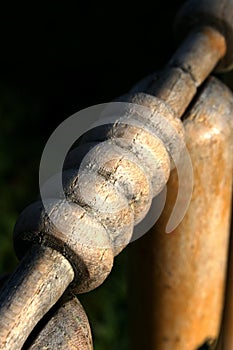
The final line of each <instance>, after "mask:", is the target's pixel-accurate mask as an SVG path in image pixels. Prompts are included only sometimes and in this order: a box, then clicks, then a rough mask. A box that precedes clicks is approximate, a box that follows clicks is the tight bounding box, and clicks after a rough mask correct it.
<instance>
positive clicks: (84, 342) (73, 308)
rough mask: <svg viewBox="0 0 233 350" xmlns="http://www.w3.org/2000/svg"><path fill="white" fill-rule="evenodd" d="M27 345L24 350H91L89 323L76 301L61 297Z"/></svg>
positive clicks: (74, 298)
mask: <svg viewBox="0 0 233 350" xmlns="http://www.w3.org/2000/svg"><path fill="white" fill-rule="evenodd" d="M27 345H28V346H27ZM27 345H26V347H24V350H42V349H46V350H55V349H56V350H67V349H70V350H92V349H93V344H92V336H91V329H90V325H89V321H88V318H87V315H86V313H85V311H84V309H83V307H82V305H81V304H80V302H79V301H78V299H77V298H76V297H75V296H72V295H65V296H64V297H62V298H61V299H60V300H59V302H58V303H57V304H56V305H55V306H54V307H53V308H52V310H51V311H50V312H49V313H48V314H47V315H45V317H44V319H42V321H41V322H40V323H39V324H38V325H37V327H36V329H35V330H34V332H33V334H32V336H31V337H30V341H29V342H28V344H27Z"/></svg>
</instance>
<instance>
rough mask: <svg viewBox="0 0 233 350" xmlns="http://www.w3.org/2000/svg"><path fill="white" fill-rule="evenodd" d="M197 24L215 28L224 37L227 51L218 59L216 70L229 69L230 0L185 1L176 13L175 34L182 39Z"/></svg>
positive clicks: (232, 60) (232, 48) (232, 38)
mask: <svg viewBox="0 0 233 350" xmlns="http://www.w3.org/2000/svg"><path fill="white" fill-rule="evenodd" d="M198 26H199V27H203V26H211V27H212V28H216V29H217V30H218V31H219V33H221V34H222V35H223V36H224V37H225V39H226V43H227V52H226V55H225V56H224V57H223V58H222V60H221V61H220V63H219V65H218V70H221V71H225V70H229V69H231V68H232V64H233V2H232V0H202V1H200V0H188V1H186V2H185V3H184V5H183V6H182V7H181V10H180V12H179V13H178V15H177V19H176V23H175V31H176V35H177V37H178V38H179V39H183V38H184V37H185V36H186V35H187V33H189V32H190V31H192V30H193V29H194V30H195V29H196V28H197V27H198ZM203 58H204V56H203ZM201 63H202V61H201Z"/></svg>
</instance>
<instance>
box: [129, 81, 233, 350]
mask: <svg viewBox="0 0 233 350" xmlns="http://www.w3.org/2000/svg"><path fill="white" fill-rule="evenodd" d="M232 110H233V97H232V94H231V92H230V91H229V90H228V89H227V88H226V87H225V86H224V85H223V84H221V83H220V82H218V81H217V80H215V79H213V78H211V79H210V80H209V81H208V83H207V84H205V88H204V89H202V92H201V94H200V95H199V98H198V99H197V100H196V103H195V104H194V105H193V107H192V109H191V110H190V111H189V112H188V115H187V119H185V122H184V125H185V135H186V142H187V147H188V150H189V152H190V156H191V159H192V163H193V170H194V189H193V194H192V200H191V204H190V206H189V208H188V211H187V213H186V215H185V217H184V219H183V221H182V223H181V224H180V225H179V226H178V227H177V228H176V229H175V230H174V231H173V232H172V233H170V234H169V235H168V234H165V227H166V224H167V221H168V218H169V216H170V213H171V210H172V208H173V205H174V203H175V199H176V194H177V191H178V178H177V175H176V172H175V171H173V172H172V173H171V177H170V179H169V182H168V196H167V202H166V206H165V210H164V212H163V214H162V216H161V217H160V219H159V220H158V222H157V223H156V224H155V226H154V228H153V229H151V231H150V232H149V233H148V234H146V235H145V236H144V237H143V238H141V239H140V240H138V241H137V242H135V243H133V244H132V245H131V246H130V247H129V250H130V266H131V268H130V272H131V273H130V278H131V284H130V291H131V293H129V296H130V303H131V307H130V311H131V312H132V318H131V322H132V325H133V329H132V339H133V343H132V349H134V350H137V349H142V348H146V349H151V350H152V349H160V350H171V349H173V350H183V349H185V350H196V349H197V348H198V347H199V346H201V345H202V344H204V342H206V341H207V340H212V341H214V340H216V338H217V337H218V333H219V328H220V321H221V313H222V308H223V297H224V285H225V273H226V264H227V261H226V260H227V250H228V239H229V218H230V205H231V186H232V172H233V169H232V132H233V122H232V120H233V119H232Z"/></svg>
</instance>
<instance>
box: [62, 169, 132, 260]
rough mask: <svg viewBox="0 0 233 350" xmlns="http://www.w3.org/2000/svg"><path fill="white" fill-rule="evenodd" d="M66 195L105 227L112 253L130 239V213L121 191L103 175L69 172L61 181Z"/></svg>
mask: <svg viewBox="0 0 233 350" xmlns="http://www.w3.org/2000/svg"><path fill="white" fill-rule="evenodd" d="M64 190H65V193H66V196H67V197H68V198H69V199H70V200H71V201H72V202H76V203H79V204H81V206H83V207H85V210H86V211H87V212H88V213H89V214H90V215H91V216H93V217H94V218H95V219H96V220H97V221H99V222H100V223H101V224H102V225H103V227H104V228H105V229H106V232H107V234H108V237H109V240H110V242H111V246H112V249H113V252H114V255H117V254H119V252H120V251H121V250H122V249H123V248H124V247H125V246H126V245H127V244H128V243H129V242H130V239H131V237H132V234H133V227H134V212H133V208H132V206H131V205H130V204H129V203H128V200H127V198H126V197H125V195H124V193H122V192H121V191H119V187H117V186H115V185H114V184H113V183H111V182H110V181H109V180H108V179H106V178H105V177H104V176H102V175H100V174H98V173H97V172H94V171H93V170H92V171H88V170H83V171H82V172H80V173H79V171H77V172H73V173H71V174H69V176H67V177H66V179H65V180H64Z"/></svg>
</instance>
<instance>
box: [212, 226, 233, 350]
mask: <svg viewBox="0 0 233 350" xmlns="http://www.w3.org/2000/svg"><path fill="white" fill-rule="evenodd" d="M231 349H233V231H231V239H230V244H229V254H228V274H227V281H226V295H225V305H224V312H223V319H222V329H221V337H220V340H219V344H218V346H217V349H216V350H231Z"/></svg>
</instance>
